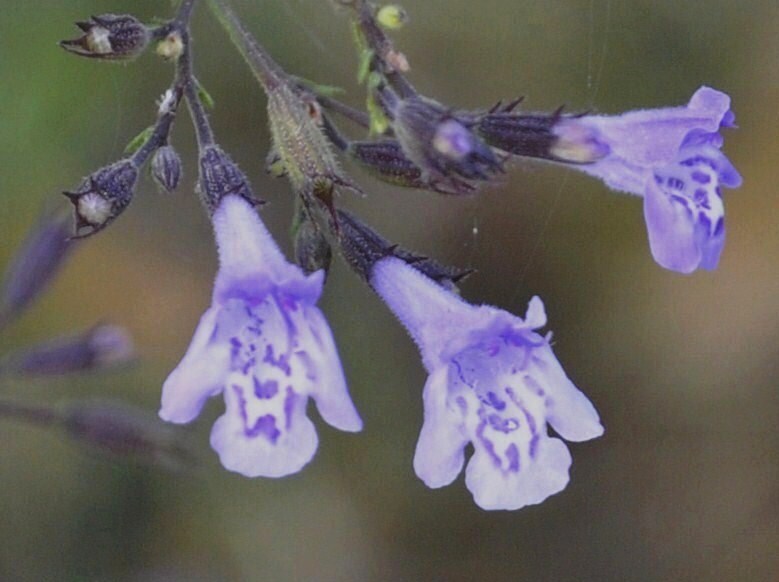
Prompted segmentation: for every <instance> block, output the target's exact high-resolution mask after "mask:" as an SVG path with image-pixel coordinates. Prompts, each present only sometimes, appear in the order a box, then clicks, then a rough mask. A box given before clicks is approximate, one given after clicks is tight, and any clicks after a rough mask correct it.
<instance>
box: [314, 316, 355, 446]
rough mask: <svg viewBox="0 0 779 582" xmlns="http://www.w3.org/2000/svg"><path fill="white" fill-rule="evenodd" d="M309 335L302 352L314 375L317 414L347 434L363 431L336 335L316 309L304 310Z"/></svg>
mask: <svg viewBox="0 0 779 582" xmlns="http://www.w3.org/2000/svg"><path fill="white" fill-rule="evenodd" d="M305 318H306V320H307V321H308V325H309V326H310V333H309V334H307V335H306V337H305V338H304V339H302V340H301V346H300V348H301V349H302V350H304V351H305V353H306V354H307V356H308V357H309V358H310V360H311V364H312V366H311V367H312V372H313V374H314V375H315V378H314V380H313V382H314V387H313V389H312V392H311V396H312V397H313V398H314V402H316V406H317V410H319V414H321V415H322V418H323V419H324V420H325V422H327V423H328V424H329V425H330V426H334V427H335V428H337V429H339V430H343V431H348V432H359V431H360V430H362V419H361V418H360V415H359V413H358V412H357V409H356V408H355V406H354V403H353V402H352V399H351V398H350V396H349V391H348V389H347V386H346V378H345V377H344V372H343V368H342V367H341V360H340V358H339V357H338V348H336V345H335V340H334V339H333V334H332V332H331V331H330V326H329V325H328V324H327V321H326V320H325V318H324V316H323V315H322V312H321V311H319V309H317V308H316V307H313V306H307V307H306V308H305Z"/></svg>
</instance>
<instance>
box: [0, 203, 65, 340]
mask: <svg viewBox="0 0 779 582" xmlns="http://www.w3.org/2000/svg"><path fill="white" fill-rule="evenodd" d="M71 230H72V226H71V218H70V216H69V215H68V214H66V213H64V212H62V211H61V209H60V210H56V211H54V212H50V213H45V214H44V215H43V216H42V217H41V218H40V220H39V222H38V224H37V225H36V226H35V227H34V228H33V229H32V230H31V232H30V234H29V235H28V236H27V239H26V240H25V241H24V243H23V244H22V248H21V249H20V250H19V251H18V252H17V253H16V256H15V258H14V260H13V262H12V263H11V264H10V266H9V267H8V269H7V271H6V273H5V276H4V278H3V286H2V290H1V291H0V327H2V325H3V324H4V323H6V322H7V321H9V320H10V319H11V318H13V317H15V316H16V315H18V314H19V313H21V312H22V311H23V310H24V309H25V308H26V307H27V306H28V305H29V304H30V303H31V302H32V301H33V300H34V299H35V298H36V297H37V296H38V295H40V294H41V293H42V292H43V291H44V290H45V289H46V287H47V286H48V285H49V283H50V282H51V281H52V279H54V277H55V276H56V274H57V272H58V271H59V268H60V266H62V264H63V263H64V261H65V259H66V258H67V257H68V255H69V254H70V251H71V249H72V248H73V241H71V240H70V234H71Z"/></svg>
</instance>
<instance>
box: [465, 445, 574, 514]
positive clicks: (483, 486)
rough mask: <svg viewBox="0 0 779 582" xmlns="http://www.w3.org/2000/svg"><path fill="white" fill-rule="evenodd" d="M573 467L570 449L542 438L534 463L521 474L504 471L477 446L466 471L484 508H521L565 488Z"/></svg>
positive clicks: (466, 483) (471, 486)
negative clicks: (569, 471) (569, 472)
mask: <svg viewBox="0 0 779 582" xmlns="http://www.w3.org/2000/svg"><path fill="white" fill-rule="evenodd" d="M570 466H571V454H570V452H569V451H568V448H567V447H566V446H565V444H564V443H563V442H562V441H561V440H559V439H555V438H542V439H540V441H539V443H538V452H537V456H536V458H535V459H534V461H533V462H532V463H529V464H526V465H525V466H522V467H520V469H519V471H517V472H505V471H502V470H500V469H499V468H497V467H496V466H495V464H494V463H493V460H492V458H491V457H490V456H489V455H488V454H487V452H486V451H484V450H483V449H482V448H480V447H477V448H476V450H475V452H474V455H473V457H471V459H470V461H468V467H467V468H466V470H465V485H466V486H467V487H468V490H469V491H470V492H471V493H472V494H473V500H474V501H475V502H476V504H477V505H478V506H479V507H481V508H482V509H487V510H495V509H507V510H514V509H520V508H521V507H525V506H527V505H535V504H537V503H541V502H542V501H544V500H545V499H546V498H548V497H549V496H551V495H554V494H555V493H559V492H560V491H562V490H563V489H565V487H566V485H567V484H568V481H569V476H568V470H569V469H570Z"/></svg>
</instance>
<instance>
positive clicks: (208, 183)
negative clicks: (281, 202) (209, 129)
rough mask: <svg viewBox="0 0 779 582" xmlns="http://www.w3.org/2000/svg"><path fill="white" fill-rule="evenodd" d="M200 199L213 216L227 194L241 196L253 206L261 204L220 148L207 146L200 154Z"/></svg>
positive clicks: (247, 182) (243, 177) (240, 172)
mask: <svg viewBox="0 0 779 582" xmlns="http://www.w3.org/2000/svg"><path fill="white" fill-rule="evenodd" d="M199 189H200V199H201V201H202V202H203V205H204V206H205V207H206V209H207V210H208V213H209V214H213V213H214V211H215V210H216V208H217V207H218V206H219V203H220V202H221V201H222V198H224V197H225V196H227V195H228V194H235V195H237V196H241V197H242V198H244V199H245V200H246V201H247V202H249V203H251V204H253V205H259V204H262V201H261V200H259V199H258V198H255V197H254V194H253V193H252V189H251V186H250V185H249V180H248V179H247V178H246V175H245V174H244V173H243V172H242V171H241V170H240V169H239V168H238V166H237V165H236V164H235V162H233V160H231V159H230V156H228V155H227V154H226V153H225V152H224V151H222V148H220V147H219V146H216V145H208V146H206V147H204V148H203V149H202V150H201V152H200V183H199Z"/></svg>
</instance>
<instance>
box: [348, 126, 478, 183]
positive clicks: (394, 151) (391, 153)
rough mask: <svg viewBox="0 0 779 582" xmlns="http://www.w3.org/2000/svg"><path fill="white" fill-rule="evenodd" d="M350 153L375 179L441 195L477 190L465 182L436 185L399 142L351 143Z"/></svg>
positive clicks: (453, 181) (458, 181)
mask: <svg viewBox="0 0 779 582" xmlns="http://www.w3.org/2000/svg"><path fill="white" fill-rule="evenodd" d="M346 153H347V154H348V155H349V156H350V157H351V158H352V159H353V160H355V161H356V162H357V163H359V164H360V165H361V166H362V167H364V168H365V169H367V170H368V171H369V172H370V173H371V174H372V175H373V176H375V177H376V178H378V179H379V180H382V181H384V182H387V183H389V184H393V185H395V186H402V187H404V188H418V189H420V190H431V191H433V192H439V193H441V194H467V193H469V192H472V191H473V190H474V187H473V186H471V185H470V184H469V183H468V182H465V181H463V180H451V179H449V180H448V181H447V182H443V181H441V182H433V181H431V180H428V179H425V178H424V177H423V176H422V170H420V169H419V168H418V167H417V166H416V165H415V164H414V163H413V162H412V161H411V160H409V159H408V157H407V156H406V154H405V153H404V152H403V148H402V147H401V146H400V143H398V141H397V140H393V139H384V140H379V141H355V142H351V143H350V144H349V145H348V146H347V149H346Z"/></svg>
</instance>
